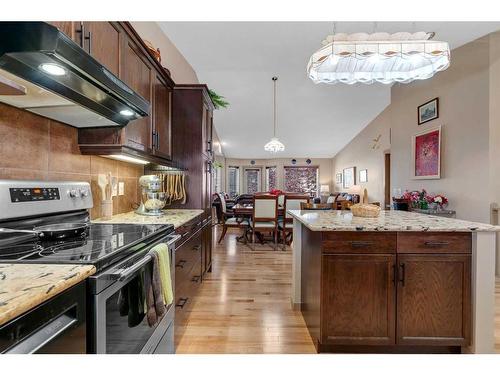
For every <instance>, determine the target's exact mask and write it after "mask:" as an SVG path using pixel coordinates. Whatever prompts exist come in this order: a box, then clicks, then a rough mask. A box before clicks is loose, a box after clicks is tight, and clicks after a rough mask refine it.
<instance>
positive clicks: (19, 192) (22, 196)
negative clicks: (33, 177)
mask: <svg viewBox="0 0 500 375" xmlns="http://www.w3.org/2000/svg"><path fill="white" fill-rule="evenodd" d="M9 191H10V201H11V202H13V203H16V202H36V201H50V200H56V199H57V200H59V199H61V196H60V195H59V189H58V188H55V187H43V188H42V187H35V188H22V187H20V188H10V189H9Z"/></svg>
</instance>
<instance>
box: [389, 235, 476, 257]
mask: <svg viewBox="0 0 500 375" xmlns="http://www.w3.org/2000/svg"><path fill="white" fill-rule="evenodd" d="M471 251H472V233H465V232H463V233H462V232H454V233H449V232H448V233H440V232H426V233H425V235H422V233H420V232H417V233H415V232H399V233H398V253H410V254H411V253H422V254H436V253H454V254H458V253H464V254H470V253H471Z"/></svg>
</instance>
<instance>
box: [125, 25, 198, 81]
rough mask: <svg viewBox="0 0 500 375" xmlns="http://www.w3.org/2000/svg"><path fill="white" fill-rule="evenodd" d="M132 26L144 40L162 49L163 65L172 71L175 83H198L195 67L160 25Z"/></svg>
mask: <svg viewBox="0 0 500 375" xmlns="http://www.w3.org/2000/svg"><path fill="white" fill-rule="evenodd" d="M131 24H132V26H133V27H134V29H135V30H136V31H137V33H138V34H139V35H140V37H141V38H142V39H145V40H148V41H149V42H151V43H152V44H153V46H155V47H156V48H159V49H160V53H161V64H162V65H163V66H164V67H165V68H167V69H169V70H170V74H171V75H172V79H173V80H174V82H175V83H198V77H197V75H196V72H195V71H194V69H193V67H192V66H191V65H190V64H189V62H188V61H187V60H186V59H185V58H184V56H183V55H182V54H181V53H180V51H179V50H178V49H177V47H176V46H175V45H174V44H173V43H172V42H171V41H170V39H169V38H168V37H167V36H166V35H165V34H164V33H163V31H162V29H161V28H160V26H159V25H158V23H156V22H131Z"/></svg>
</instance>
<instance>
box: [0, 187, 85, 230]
mask: <svg viewBox="0 0 500 375" xmlns="http://www.w3.org/2000/svg"><path fill="white" fill-rule="evenodd" d="M92 206H93V199H92V190H91V188H90V183H88V182H85V181H41V180H37V181H29V180H1V179H0V221H3V220H12V219H17V218H21V217H34V216H40V215H47V214H54V213H58V212H70V211H76V210H87V209H89V208H92Z"/></svg>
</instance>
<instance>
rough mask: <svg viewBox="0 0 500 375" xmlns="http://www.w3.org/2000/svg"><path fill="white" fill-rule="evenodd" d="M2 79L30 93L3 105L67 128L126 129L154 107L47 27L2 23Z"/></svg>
mask: <svg viewBox="0 0 500 375" xmlns="http://www.w3.org/2000/svg"><path fill="white" fill-rule="evenodd" d="M0 35H2V37H1V38H0V75H1V76H3V77H5V78H7V80H10V81H13V82H15V83H16V84H17V85H21V86H23V87H24V88H26V95H1V93H0V102H3V103H6V104H9V105H12V106H15V107H19V108H23V109H26V110H28V111H31V112H34V113H37V114H39V115H42V116H45V117H48V118H52V119H54V120H57V121H61V122H64V123H66V124H69V125H72V126H75V127H78V128H83V127H103V126H125V125H127V124H128V122H129V121H131V120H134V119H137V118H140V117H144V116H149V112H150V104H149V102H148V101H146V100H145V99H144V98H142V97H141V96H140V95H138V94H137V93H135V92H134V91H133V90H132V89H131V88H129V87H128V86H127V85H126V84H125V83H123V82H122V81H121V80H120V79H118V78H117V77H116V76H115V75H113V74H112V73H111V72H109V71H108V70H107V69H106V68H105V67H103V66H102V65H101V64H100V63H99V62H97V61H96V60H95V59H94V58H93V57H92V56H90V55H89V54H88V53H87V52H86V51H85V50H84V49H82V48H81V47H80V46H79V45H77V44H76V43H75V42H74V41H73V40H71V39H70V38H68V37H67V36H66V35H65V34H63V33H62V32H60V31H59V30H58V29H57V28H56V27H54V26H51V25H49V24H47V23H45V22H0Z"/></svg>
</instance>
